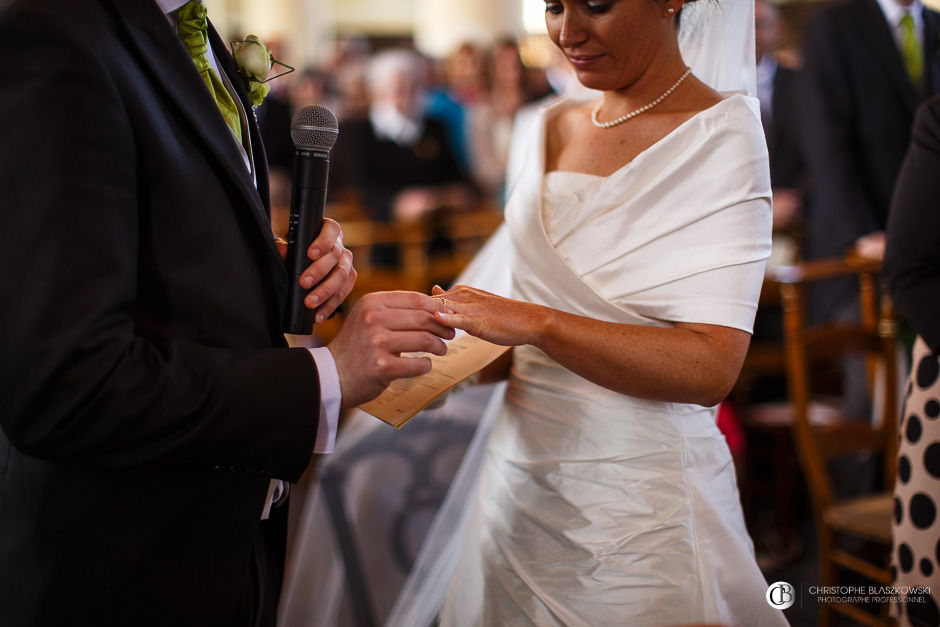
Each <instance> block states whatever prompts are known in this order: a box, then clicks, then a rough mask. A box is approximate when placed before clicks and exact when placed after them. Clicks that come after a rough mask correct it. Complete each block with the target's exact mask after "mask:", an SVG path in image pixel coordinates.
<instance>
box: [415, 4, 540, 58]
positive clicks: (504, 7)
mask: <svg viewBox="0 0 940 627" xmlns="http://www.w3.org/2000/svg"><path fill="white" fill-rule="evenodd" d="M522 2H539V0H415V12H414V15H415V26H414V37H415V45H416V46H417V48H418V50H420V51H421V52H423V53H424V54H426V55H429V56H432V57H444V56H447V55H448V54H450V53H451V52H452V51H453V50H454V49H455V48H457V46H459V45H460V44H462V43H464V42H468V41H469V42H472V43H477V44H480V45H483V46H487V45H489V44H492V43H494V42H495V41H496V40H498V39H500V38H503V37H515V36H518V35H520V34H521V33H522V19H521V18H522V5H521V3H522ZM539 3H540V4H541V2H539Z"/></svg>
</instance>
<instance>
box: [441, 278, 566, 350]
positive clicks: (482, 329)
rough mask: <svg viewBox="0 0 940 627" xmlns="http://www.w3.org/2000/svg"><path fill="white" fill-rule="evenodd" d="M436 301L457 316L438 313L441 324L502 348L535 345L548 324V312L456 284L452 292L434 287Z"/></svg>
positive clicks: (531, 305) (538, 307)
mask: <svg viewBox="0 0 940 627" xmlns="http://www.w3.org/2000/svg"><path fill="white" fill-rule="evenodd" d="M431 295H432V297H434V298H439V299H442V300H444V301H445V302H446V304H447V307H448V308H449V309H450V310H451V311H453V312H454V313H452V314H451V313H439V314H435V317H436V318H437V320H438V321H440V322H441V323H442V324H445V325H447V326H449V327H453V328H455V329H463V330H464V331H466V332H467V333H469V334H470V335H473V336H475V337H478V338H480V339H483V340H486V341H487V342H492V343H493V344H499V345H501V346H520V345H522V344H533V345H536V344H537V342H538V338H539V337H540V336H541V334H542V331H543V329H544V328H545V325H546V323H547V321H548V314H549V312H550V310H549V309H547V308H545V307H542V306H540V305H533V304H532V303H525V302H522V301H518V300H511V299H508V298H503V297H501V296H496V295H495V294H490V293H489V292H484V291H483V290H478V289H476V288H474V287H470V286H468V285H457V286H455V287H453V288H451V289H450V290H449V291H446V292H445V291H444V290H442V289H441V288H440V287H437V286H434V289H433V290H432V291H431Z"/></svg>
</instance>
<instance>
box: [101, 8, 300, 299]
mask: <svg viewBox="0 0 940 627" xmlns="http://www.w3.org/2000/svg"><path fill="white" fill-rule="evenodd" d="M111 5H112V6H113V7H114V9H115V10H116V11H117V13H118V14H119V15H120V16H121V18H122V21H123V23H124V24H125V25H126V27H127V31H128V33H129V35H130V41H131V43H132V45H133V46H134V47H135V48H136V49H137V50H138V51H139V52H140V55H141V58H142V59H143V61H144V63H146V64H147V65H148V67H149V69H150V72H151V75H152V76H153V78H154V80H155V81H156V82H157V83H159V84H160V85H161V86H162V88H163V90H164V91H165V92H166V94H167V95H168V96H169V97H170V99H172V100H173V101H174V103H175V104H176V106H177V108H178V109H179V114H180V116H182V117H183V118H184V119H186V120H188V122H189V123H190V127H191V130H192V133H193V134H194V135H195V136H197V137H199V139H201V140H202V142H203V143H204V144H205V146H206V148H207V151H208V152H209V153H210V154H211V156H212V158H214V159H215V160H216V161H217V162H218V163H219V165H220V166H221V169H222V171H223V172H224V173H225V175H226V176H227V177H228V178H229V180H230V182H231V184H232V187H233V188H234V189H237V190H238V192H239V193H240V194H241V195H242V197H243V198H244V200H245V203H246V204H247V206H248V207H249V208H250V212H251V214H252V217H253V219H254V221H255V223H256V225H257V226H258V234H259V235H260V236H261V240H262V244H261V245H262V247H263V248H264V250H265V257H266V258H267V260H268V262H269V265H270V266H271V268H272V270H274V275H275V277H276V279H275V280H276V281H277V283H278V287H279V288H284V289H286V275H285V272H284V264H283V263H282V262H281V260H280V256H279V255H278V252H277V247H276V246H275V244H274V238H273V235H272V234H271V222H270V218H269V216H268V210H267V204H266V203H265V202H263V201H262V200H261V195H260V194H262V193H263V194H265V195H267V169H266V166H265V165H264V162H265V158H264V151H263V149H262V148H261V138H260V137H259V134H258V131H257V124H255V123H254V120H253V117H254V116H253V112H252V109H251V106H250V105H249V104H248V103H247V96H246V95H245V92H244V89H241V85H240V81H239V80H238V78H237V76H236V75H235V72H234V65H233V64H232V62H231V59H230V58H229V55H228V54H227V53H225V48H224V45H223V44H222V42H221V40H220V39H219V36H218V34H217V33H216V32H215V30H214V29H213V28H211V26H210V38H211V40H212V42H211V43H212V45H213V52H214V53H215V54H216V56H217V60H218V62H219V64H220V66H222V67H224V70H223V71H225V72H226V73H227V74H228V75H229V78H230V80H231V82H232V83H233V85H234V86H235V89H236V91H237V92H238V95H239V98H240V99H241V100H242V103H243V105H244V106H245V110H246V112H247V114H248V117H249V124H248V126H249V132H250V133H251V137H252V145H253V146H254V149H255V151H256V152H255V162H256V171H257V179H258V188H255V185H254V183H253V182H252V180H251V175H250V173H249V172H248V168H246V167H245V162H244V158H243V156H242V154H241V151H240V150H239V149H238V145H237V144H236V143H235V141H234V140H233V138H232V134H231V130H230V129H229V128H228V126H227V125H226V124H225V121H224V120H223V118H222V116H221V115H219V111H218V108H217V105H216V104H215V102H214V101H213V100H212V97H211V96H210V95H209V91H208V90H207V89H206V86H205V84H204V83H203V81H202V78H201V77H200V76H199V73H198V72H197V71H196V68H195V66H194V65H193V62H192V60H191V59H190V58H189V55H187V54H186V51H185V49H184V48H183V46H182V45H181V44H180V42H179V39H178V38H177V37H176V34H175V33H174V32H173V29H172V28H171V27H170V25H169V22H168V21H167V19H166V16H165V15H163V13H162V12H161V11H160V10H159V8H158V7H157V4H156V3H155V2H154V1H153V0H111Z"/></svg>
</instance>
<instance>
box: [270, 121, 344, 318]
mask: <svg viewBox="0 0 940 627" xmlns="http://www.w3.org/2000/svg"><path fill="white" fill-rule="evenodd" d="M337 132H338V127H337V124H336V117H335V116H333V114H332V113H331V112H330V111H329V110H328V109H326V108H324V107H320V106H312V107H304V108H303V109H301V110H300V111H298V112H297V115H296V116H295V117H294V121H293V122H292V123H291V138H292V139H293V140H294V146H295V148H296V152H295V153H294V176H293V181H292V184H291V198H290V226H289V229H288V234H287V259H286V264H287V279H288V281H287V307H286V308H285V310H284V325H283V331H284V332H285V333H293V334H296V335H308V334H310V333H311V332H312V329H313V310H312V309H308V308H307V306H306V305H304V299H305V298H306V297H307V294H308V293H309V292H310V290H306V289H303V288H302V287H300V284H299V283H298V281H299V280H300V276H301V275H302V274H303V272H304V270H306V269H307V266H309V265H310V259H309V258H308V257H307V249H308V248H310V244H312V243H313V240H314V239H316V237H317V235H319V233H320V229H321V228H322V226H323V209H324V207H325V206H326V185H327V178H328V176H329V171H330V149H331V148H332V147H333V143H334V142H335V141H336V136H337ZM310 289H313V288H310Z"/></svg>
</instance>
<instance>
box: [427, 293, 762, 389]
mask: <svg viewBox="0 0 940 627" xmlns="http://www.w3.org/2000/svg"><path fill="white" fill-rule="evenodd" d="M440 297H442V298H445V299H446V301H447V305H448V306H449V307H450V309H451V310H453V311H454V313H453V314H436V315H437V316H438V319H439V320H440V321H441V322H442V323H444V324H446V325H448V326H452V327H456V328H460V329H464V330H465V331H467V332H468V333H470V334H471V335H475V336H477V337H480V338H482V339H484V340H487V341H489V342H493V343H494V344H501V345H503V346H519V345H523V344H531V345H532V346H535V347H537V348H539V349H541V350H542V351H544V352H545V353H546V354H547V355H548V356H549V357H551V358H552V359H554V360H555V361H557V362H558V363H559V364H561V365H562V366H564V367H565V368H568V369H569V370H571V371H572V372H574V373H576V374H578V375H580V376H582V377H584V378H585V379H588V380H589V381H592V382H594V383H596V384H598V385H601V386H603V387H605V388H608V389H610V390H614V391H616V392H621V393H623V394H629V395H630V396H636V397H639V398H647V399H652V400H661V401H671V402H678V403H697V404H700V405H704V406H711V405H716V404H717V403H719V402H720V401H721V400H722V399H724V398H725V396H727V394H728V392H729V391H730V390H731V387H732V386H733V385H734V383H735V381H736V380H737V377H738V372H739V371H740V369H741V364H742V362H743V361H744V356H745V353H746V352H747V347H748V343H749V341H750V337H751V336H750V334H748V333H746V332H745V331H741V330H738V329H732V328H730V327H723V326H718V325H712V324H693V323H677V324H676V325H675V326H674V327H672V328H660V327H647V326H640V325H633V324H620V323H615V322H604V321H600V320H594V319H592V318H586V317H583V316H577V315H574V314H569V313H566V312H563V311H558V310H557V309H550V308H548V307H543V306H541V305H533V304H531V303H525V302H520V301H515V300H510V299H506V298H502V297H499V296H495V295H493V294H490V293H488V292H484V291H482V290H478V289H475V288H471V287H467V286H462V285H461V286H457V287H455V288H453V289H452V290H450V291H449V292H447V293H445V294H443V295H441V296H440Z"/></svg>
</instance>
